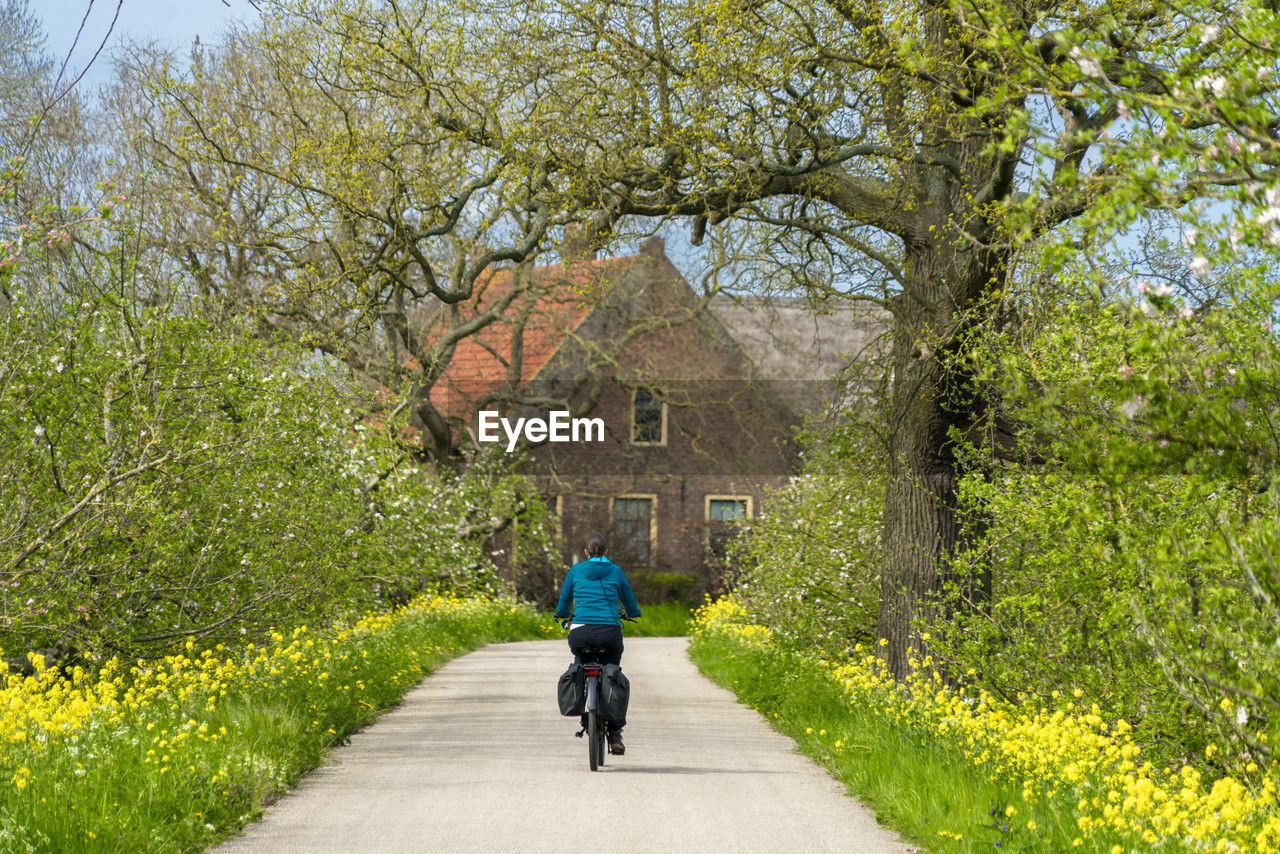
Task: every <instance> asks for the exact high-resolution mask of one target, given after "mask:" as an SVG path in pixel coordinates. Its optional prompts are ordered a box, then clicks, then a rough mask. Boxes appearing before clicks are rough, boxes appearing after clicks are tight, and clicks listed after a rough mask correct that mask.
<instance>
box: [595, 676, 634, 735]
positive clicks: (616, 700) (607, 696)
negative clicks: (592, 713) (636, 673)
mask: <svg viewBox="0 0 1280 854" xmlns="http://www.w3.org/2000/svg"><path fill="white" fill-rule="evenodd" d="M630 701H631V680H630V679H628V678H627V677H626V676H625V675H624V674H623V672H622V668H621V667H619V666H618V665H616V664H606V665H605V666H604V673H603V674H602V677H601V679H600V711H601V712H602V713H603V714H604V717H605V720H609V721H621V720H625V719H626V717H627V704H628V703H629V702H630Z"/></svg>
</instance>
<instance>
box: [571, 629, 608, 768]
mask: <svg viewBox="0 0 1280 854" xmlns="http://www.w3.org/2000/svg"><path fill="white" fill-rule="evenodd" d="M608 652H609V651H608V650H606V649H601V648H600V647H594V646H589V647H585V648H583V650H582V652H581V654H580V655H579V656H578V657H579V658H581V659H582V669H583V671H584V672H585V674H586V680H587V711H586V715H587V725H586V726H585V727H583V728H582V729H581V730H579V731H578V732H577V733H576V735H577V737H578V738H582V736H583V733H586V736H587V761H588V764H589V765H590V766H591V770H592V771H595V770H598V769H599V768H600V766H602V765H604V755H605V754H606V753H608V750H607V749H606V748H605V738H606V735H605V730H606V725H605V720H604V716H603V715H601V714H600V680H601V679H602V678H603V677H604V665H603V664H601V663H600V662H599V660H600V659H602V658H604V657H605V656H606V655H607V654H608Z"/></svg>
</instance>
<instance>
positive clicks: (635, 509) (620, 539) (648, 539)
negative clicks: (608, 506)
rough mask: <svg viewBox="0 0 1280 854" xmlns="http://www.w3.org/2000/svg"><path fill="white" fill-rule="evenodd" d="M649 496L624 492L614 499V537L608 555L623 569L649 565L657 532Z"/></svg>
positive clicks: (653, 499)
mask: <svg viewBox="0 0 1280 854" xmlns="http://www.w3.org/2000/svg"><path fill="white" fill-rule="evenodd" d="M655 503H656V502H655V498H654V496H652V495H625V496H622V497H621V498H615V499H613V536H612V537H611V540H612V542H611V543H610V544H609V555H610V557H612V558H613V560H614V562H616V563H617V564H618V565H619V566H621V567H623V568H624V569H626V568H629V567H634V566H648V565H649V560H650V557H651V556H652V553H653V541H654V537H655V535H656V534H657V530H656V529H657V522H656V519H655V518H654V515H653V507H654V504H655Z"/></svg>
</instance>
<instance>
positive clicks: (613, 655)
mask: <svg viewBox="0 0 1280 854" xmlns="http://www.w3.org/2000/svg"><path fill="white" fill-rule="evenodd" d="M589 647H597V648H599V649H602V650H604V653H605V654H604V655H601V656H594V658H595V660H596V661H597V663H599V664H619V665H620V664H622V627H621V626H578V627H577V628H576V629H570V630H569V652H572V653H573V660H574V661H576V662H577V663H578V664H581V663H582V662H583V658H582V651H583V650H585V649H588V648H589ZM582 725H583V726H584V727H585V726H586V725H587V717H586V715H583V716H582ZM626 725H627V721H626V719H625V718H624V719H623V720H620V721H608V727H609V731H610V732H616V731H617V730H620V729H622V728H623V727H624V726H626Z"/></svg>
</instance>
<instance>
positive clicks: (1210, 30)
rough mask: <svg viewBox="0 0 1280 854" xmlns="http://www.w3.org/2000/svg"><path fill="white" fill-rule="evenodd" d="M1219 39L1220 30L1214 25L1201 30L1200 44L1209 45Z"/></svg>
mask: <svg viewBox="0 0 1280 854" xmlns="http://www.w3.org/2000/svg"><path fill="white" fill-rule="evenodd" d="M1217 37H1218V28H1217V27H1216V26H1214V25H1213V24H1209V25H1208V26H1205V27H1202V28H1201V30H1200V44H1208V43H1209V42H1211V41H1213V40H1214V39H1216V38H1217Z"/></svg>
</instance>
